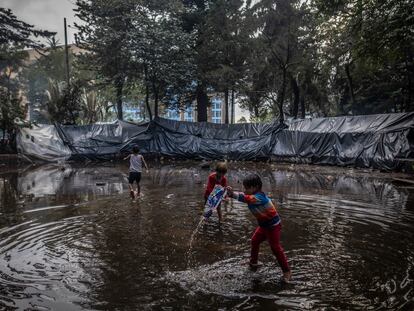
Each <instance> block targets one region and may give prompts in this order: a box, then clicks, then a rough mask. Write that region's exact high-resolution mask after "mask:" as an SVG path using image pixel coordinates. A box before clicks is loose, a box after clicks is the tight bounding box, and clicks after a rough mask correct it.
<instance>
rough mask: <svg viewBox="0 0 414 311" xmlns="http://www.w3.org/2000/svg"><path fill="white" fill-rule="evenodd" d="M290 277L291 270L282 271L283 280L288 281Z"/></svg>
mask: <svg viewBox="0 0 414 311" xmlns="http://www.w3.org/2000/svg"><path fill="white" fill-rule="evenodd" d="M291 277H292V271H287V272H283V282H285V283H289V281H290V278H291Z"/></svg>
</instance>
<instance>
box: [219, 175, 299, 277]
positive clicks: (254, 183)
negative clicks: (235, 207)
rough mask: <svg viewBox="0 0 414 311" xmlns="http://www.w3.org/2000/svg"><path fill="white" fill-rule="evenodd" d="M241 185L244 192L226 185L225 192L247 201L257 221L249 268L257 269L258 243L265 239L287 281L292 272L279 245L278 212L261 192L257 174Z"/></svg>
mask: <svg viewBox="0 0 414 311" xmlns="http://www.w3.org/2000/svg"><path fill="white" fill-rule="evenodd" d="M243 186H244V190H245V191H244V193H243V192H234V191H233V190H232V188H231V187H227V194H228V195H229V196H230V197H232V198H234V199H236V200H238V201H240V202H244V203H247V205H248V207H249V210H250V211H251V212H252V214H253V215H254V216H255V217H256V219H257V221H258V223H259V226H258V227H257V228H256V230H255V232H254V234H253V237H252V240H251V247H252V248H251V256H250V262H249V265H250V268H251V269H252V270H253V271H256V270H257V268H258V257H259V248H260V243H262V242H263V241H265V240H267V241H268V243H269V245H270V248H271V249H272V252H273V254H274V255H275V256H276V259H277V261H278V263H279V265H280V267H281V268H282V271H283V280H284V281H285V282H288V281H289V280H290V277H291V275H292V272H291V271H290V268H289V264H288V262H287V258H286V255H285V252H284V251H283V248H282V246H281V245H280V231H281V229H282V225H281V222H280V217H279V214H278V213H277V210H276V208H275V206H274V205H273V203H272V201H271V200H270V199H269V198H268V197H267V196H266V194H265V193H264V192H262V180H261V179H260V177H259V176H258V175H256V174H253V175H250V176H248V177H247V178H245V179H244V180H243Z"/></svg>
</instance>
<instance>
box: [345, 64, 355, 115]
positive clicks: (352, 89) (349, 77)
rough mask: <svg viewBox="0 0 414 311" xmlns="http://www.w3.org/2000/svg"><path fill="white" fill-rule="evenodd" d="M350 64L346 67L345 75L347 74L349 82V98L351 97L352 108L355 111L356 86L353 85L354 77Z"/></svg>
mask: <svg viewBox="0 0 414 311" xmlns="http://www.w3.org/2000/svg"><path fill="white" fill-rule="evenodd" d="M349 66H350V64H346V65H345V73H346V80H347V82H348V88H349V96H350V97H351V107H352V110H353V111H354V109H355V108H356V107H355V94H354V86H353V84H352V77H351V71H350V68H349Z"/></svg>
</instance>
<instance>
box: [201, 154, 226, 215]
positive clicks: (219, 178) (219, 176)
mask: <svg viewBox="0 0 414 311" xmlns="http://www.w3.org/2000/svg"><path fill="white" fill-rule="evenodd" d="M226 173H227V164H226V163H224V162H220V163H217V165H216V170H215V172H213V173H211V174H210V175H208V179H207V186H206V190H205V191H204V204H206V202H207V198H208V196H209V195H210V193H211V192H212V191H213V189H214V186H215V185H221V186H223V187H227V178H226V176H225V175H226ZM217 214H218V217H219V221H220V222H221V221H222V219H223V216H222V213H221V207H220V205H219V206H217Z"/></svg>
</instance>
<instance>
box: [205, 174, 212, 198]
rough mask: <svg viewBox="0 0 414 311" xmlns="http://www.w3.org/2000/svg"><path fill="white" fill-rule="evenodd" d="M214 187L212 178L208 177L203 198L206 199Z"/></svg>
mask: <svg viewBox="0 0 414 311" xmlns="http://www.w3.org/2000/svg"><path fill="white" fill-rule="evenodd" d="M214 185H215V181H214V177H213V176H211V175H210V176H208V179H207V186H206V190H205V191H204V198H208V196H209V195H210V193H211V191H213V189H214Z"/></svg>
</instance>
